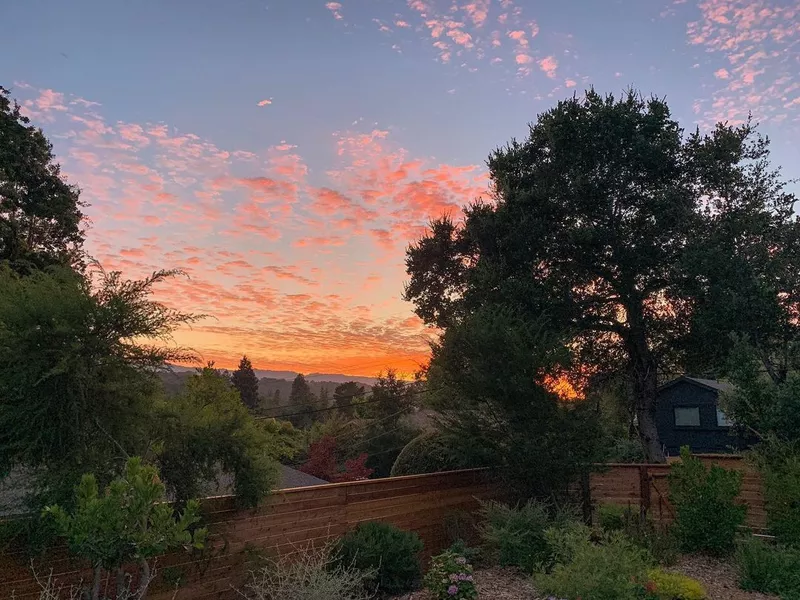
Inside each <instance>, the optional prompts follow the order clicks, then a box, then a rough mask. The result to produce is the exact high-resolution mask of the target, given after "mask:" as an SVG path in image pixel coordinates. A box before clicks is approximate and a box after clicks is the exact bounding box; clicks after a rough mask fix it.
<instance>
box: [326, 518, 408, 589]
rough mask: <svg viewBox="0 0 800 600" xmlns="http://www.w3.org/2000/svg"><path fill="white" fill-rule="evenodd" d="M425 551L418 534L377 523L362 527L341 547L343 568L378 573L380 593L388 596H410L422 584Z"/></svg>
mask: <svg viewBox="0 0 800 600" xmlns="http://www.w3.org/2000/svg"><path fill="white" fill-rule="evenodd" d="M421 551H422V541H421V540H420V539H419V536H418V535H417V534H416V533H412V532H409V531H402V530H401V529H398V528H397V527H395V526H394V525H390V524H388V523H377V522H369V523H361V524H359V525H358V527H356V528H355V529H354V530H352V531H350V532H348V533H347V534H345V535H344V537H342V538H341V539H340V540H339V546H338V552H339V555H340V556H339V559H340V561H341V564H343V565H351V566H353V567H355V568H357V569H362V570H374V571H375V573H376V576H375V577H376V584H377V588H378V590H380V591H382V592H385V593H388V594H397V593H401V592H406V591H408V590H410V589H412V588H413V587H414V586H415V585H416V584H417V583H418V582H419V579H420V577H421V568H420V563H419V553H420V552H421Z"/></svg>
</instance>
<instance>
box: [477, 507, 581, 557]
mask: <svg viewBox="0 0 800 600" xmlns="http://www.w3.org/2000/svg"><path fill="white" fill-rule="evenodd" d="M551 511H552V507H550V506H548V505H547V504H544V503H543V502H538V501H536V500H529V501H528V502H526V503H525V504H521V505H517V506H514V507H512V506H508V505H506V504H502V503H500V502H495V501H492V500H489V501H487V502H482V503H481V510H480V512H481V517H482V525H481V538H482V540H483V547H484V550H485V551H486V553H487V555H488V556H489V557H490V558H491V559H493V560H494V561H496V562H498V563H499V564H500V565H501V566H504V567H505V566H514V567H520V568H522V569H524V570H526V571H528V572H531V571H533V569H534V568H535V567H536V566H537V565H539V564H541V563H543V562H547V560H548V559H549V557H550V546H549V544H548V541H547V536H546V535H545V531H546V530H547V529H548V528H550V527H552V526H553V525H554V524H556V523H565V522H566V521H567V520H568V518H567V517H566V516H565V515H558V516H556V517H554V516H553V515H552V512H551Z"/></svg>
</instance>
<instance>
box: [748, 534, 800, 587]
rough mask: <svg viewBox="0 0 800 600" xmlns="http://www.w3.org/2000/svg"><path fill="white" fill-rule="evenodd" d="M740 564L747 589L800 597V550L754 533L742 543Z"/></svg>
mask: <svg viewBox="0 0 800 600" xmlns="http://www.w3.org/2000/svg"><path fill="white" fill-rule="evenodd" d="M736 565H737V569H738V572H739V586H740V587H741V588H742V589H743V590H752V591H756V592H762V593H765V594H778V595H780V597H781V598H783V599H785V600H797V599H798V598H800V550H798V549H794V548H789V547H787V546H781V545H771V544H768V543H766V542H764V541H763V540H760V539H758V538H755V537H750V538H749V539H747V540H744V541H742V542H741V543H740V544H739V545H738V547H737V550H736Z"/></svg>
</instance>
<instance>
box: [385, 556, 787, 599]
mask: <svg viewBox="0 0 800 600" xmlns="http://www.w3.org/2000/svg"><path fill="white" fill-rule="evenodd" d="M666 570H667V571H673V572H676V573H682V574H684V575H688V576H689V577H693V578H694V579H697V580H698V581H700V582H701V583H702V584H703V586H704V587H705V588H706V591H707V592H708V600H779V599H778V597H777V596H771V595H769V594H759V593H757V592H745V591H743V590H740V589H739V588H738V587H737V586H736V570H735V569H734V567H733V566H732V565H731V564H730V563H726V562H724V561H720V560H715V559H713V558H707V557H704V556H684V557H682V558H681V559H680V560H679V561H678V563H677V564H676V565H675V566H673V567H670V568H668V569H666ZM475 581H476V582H477V585H478V593H479V594H480V597H481V598H486V600H543V598H544V596H541V595H538V594H537V593H536V590H535V589H533V586H532V585H531V583H530V579H529V578H526V577H524V576H522V575H520V574H519V572H518V571H516V570H514V569H501V568H493V569H477V570H476V571H475ZM395 600H432V598H431V596H430V595H429V594H428V593H427V592H426V591H419V592H412V593H410V594H404V595H402V596H397V597H396V599H395Z"/></svg>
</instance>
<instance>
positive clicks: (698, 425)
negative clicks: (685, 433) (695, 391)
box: [672, 406, 700, 429]
mask: <svg viewBox="0 0 800 600" xmlns="http://www.w3.org/2000/svg"><path fill="white" fill-rule="evenodd" d="M679 410H684V411H688V410H694V411H696V412H697V425H685V424H679V423H678V411H679ZM672 416H673V419H674V423H675V427H691V428H694V429H697V428H699V427H700V407H699V406H675V407H674V408H673V410H672Z"/></svg>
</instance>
